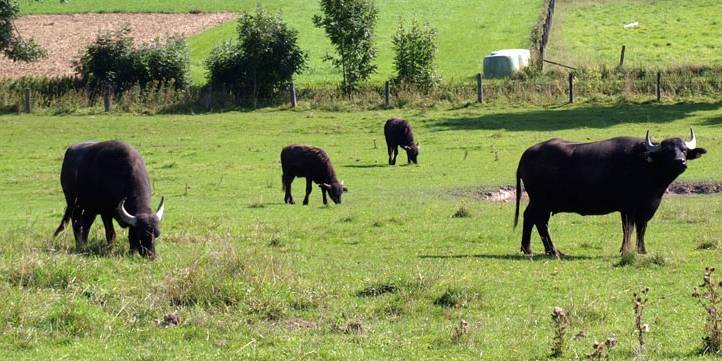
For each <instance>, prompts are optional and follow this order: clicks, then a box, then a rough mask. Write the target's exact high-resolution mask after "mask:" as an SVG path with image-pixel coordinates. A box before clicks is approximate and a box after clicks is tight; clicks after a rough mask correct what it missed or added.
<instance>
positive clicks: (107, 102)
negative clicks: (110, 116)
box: [103, 84, 113, 113]
mask: <svg viewBox="0 0 722 361" xmlns="http://www.w3.org/2000/svg"><path fill="white" fill-rule="evenodd" d="M104 90H105V91H104V92H103V110H104V111H105V112H106V113H109V112H110V110H111V108H112V106H113V101H112V99H111V95H112V88H111V86H110V85H109V84H108V85H106V86H105V89H104Z"/></svg>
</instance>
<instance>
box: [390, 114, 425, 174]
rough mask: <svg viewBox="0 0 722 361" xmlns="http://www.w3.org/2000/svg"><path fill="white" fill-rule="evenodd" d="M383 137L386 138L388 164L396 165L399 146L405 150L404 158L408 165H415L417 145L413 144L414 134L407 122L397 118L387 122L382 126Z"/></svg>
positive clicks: (417, 151) (417, 153)
mask: <svg viewBox="0 0 722 361" xmlns="http://www.w3.org/2000/svg"><path fill="white" fill-rule="evenodd" d="M384 136H385V137H386V147H388V150H389V164H391V165H394V164H396V156H397V155H399V146H400V147H401V148H404V150H406V158H407V160H408V162H409V163H412V162H413V163H417V160H416V158H417V157H418V156H419V144H418V143H415V142H414V133H413V132H412V131H411V124H409V122H407V121H406V120H404V119H397V118H392V119H389V120H387V121H386V124H385V125H384Z"/></svg>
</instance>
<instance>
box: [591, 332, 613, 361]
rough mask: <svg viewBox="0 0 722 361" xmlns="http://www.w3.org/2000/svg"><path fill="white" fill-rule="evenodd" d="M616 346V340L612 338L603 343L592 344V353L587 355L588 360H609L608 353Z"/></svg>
mask: <svg viewBox="0 0 722 361" xmlns="http://www.w3.org/2000/svg"><path fill="white" fill-rule="evenodd" d="M616 345H617V339H616V338H614V337H609V338H607V340H606V341H604V342H599V341H597V342H594V345H592V348H593V349H594V351H592V353H590V354H588V355H587V358H588V359H590V360H603V359H608V358H609V351H610V350H611V349H612V348H613V347H614V346H616Z"/></svg>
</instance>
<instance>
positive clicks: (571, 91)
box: [569, 73, 574, 103]
mask: <svg viewBox="0 0 722 361" xmlns="http://www.w3.org/2000/svg"><path fill="white" fill-rule="evenodd" d="M569 102H570V103H574V73H569Z"/></svg>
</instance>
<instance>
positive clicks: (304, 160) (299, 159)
mask: <svg viewBox="0 0 722 361" xmlns="http://www.w3.org/2000/svg"><path fill="white" fill-rule="evenodd" d="M281 168H282V169H283V177H282V180H283V190H284V191H286V195H285V197H284V201H285V202H286V203H289V204H294V203H295V202H294V201H293V196H292V195H291V183H292V182H293V178H294V177H302V178H306V197H305V198H303V205H304V206H305V205H307V204H308V195H309V194H311V182H312V181H313V182H316V184H318V186H319V187H320V188H321V194H322V195H323V204H327V203H328V201H327V200H326V192H328V195H329V196H331V200H333V202H334V203H336V204H339V203H341V195H342V194H343V192H348V188H346V187H344V185H343V182H339V181H338V179H336V172H335V171H334V170H333V165H331V159H330V158H329V157H328V154H326V152H324V151H323V149H321V148H317V147H314V146H310V145H299V144H292V145H289V146H287V147H285V148H283V150H282V151H281Z"/></svg>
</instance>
